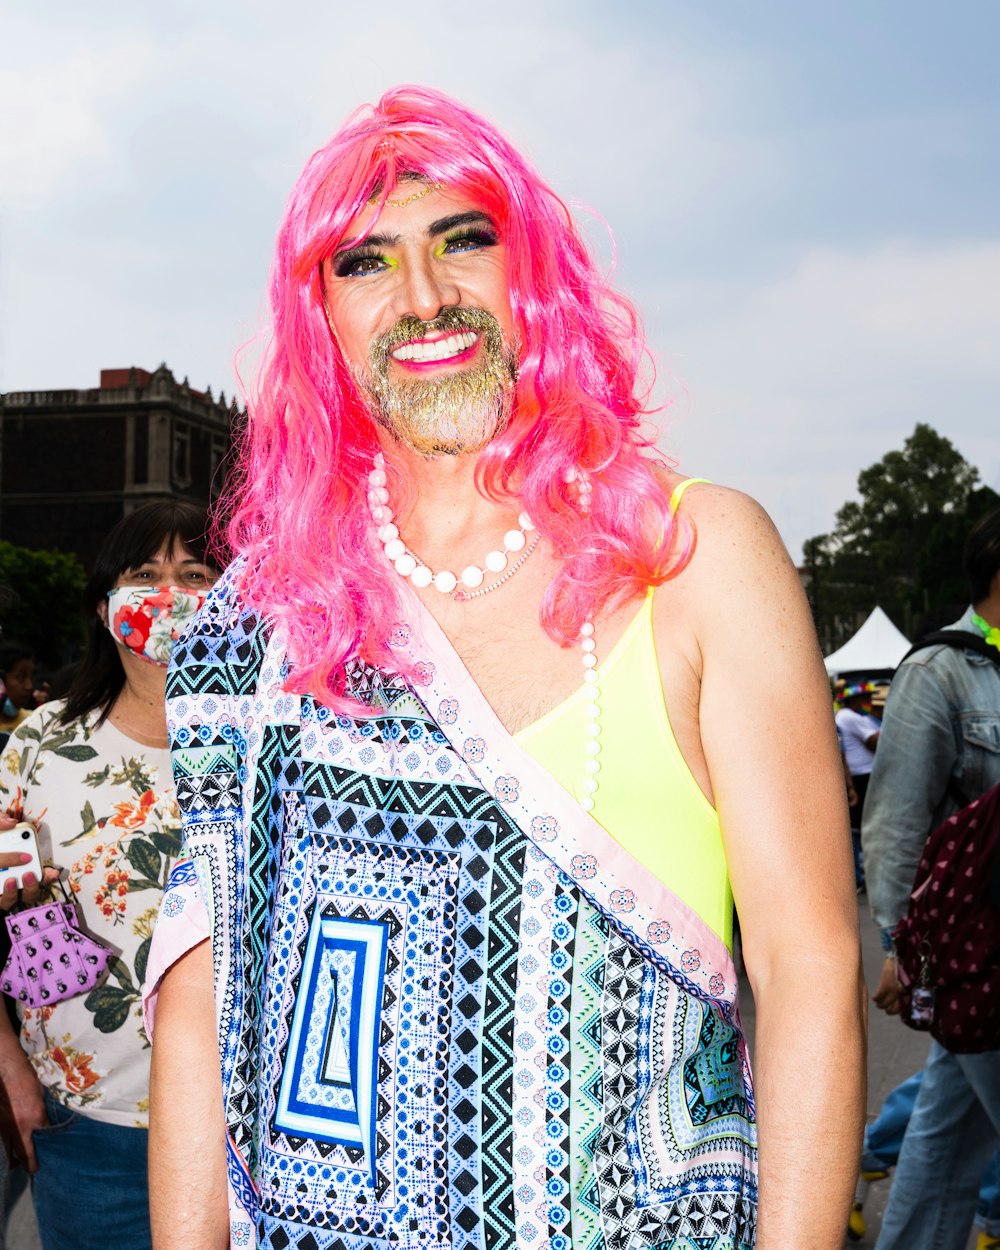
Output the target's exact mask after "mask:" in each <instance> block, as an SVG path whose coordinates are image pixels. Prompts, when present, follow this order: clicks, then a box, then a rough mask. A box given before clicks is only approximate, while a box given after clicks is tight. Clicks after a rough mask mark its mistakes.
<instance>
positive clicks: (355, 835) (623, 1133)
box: [161, 575, 756, 1250]
mask: <svg viewBox="0 0 1000 1250" xmlns="http://www.w3.org/2000/svg"><path fill="white" fill-rule="evenodd" d="M230 576H232V575H230ZM180 659H181V666H180V667H179V668H178V669H177V670H175V671H172V673H171V676H170V689H169V697H170V699H171V721H172V726H173V728H174V734H175V739H176V740H177V742H178V744H179V745H180V747H181V750H180V751H179V753H178V790H179V794H181V793H182V794H183V797H182V798H181V805H182V811H183V817H184V824H185V839H186V841H185V851H186V854H187V855H189V856H190V858H191V860H192V861H193V862H194V863H196V864H197V865H198V871H197V877H196V879H197V882H198V883H199V885H200V888H201V889H203V890H205V891H207V894H208V897H207V898H206V899H205V902H206V909H207V911H208V914H209V916H210V918H211V922H212V924H213V926H214V933H213V940H214V948H215V955H216V972H217V981H218V986H219V995H220V1020H221V1032H220V1055H221V1058H222V1069H223V1082H224V1087H225V1096H226V1114H227V1123H228V1130H229V1135H230V1144H231V1153H230V1161H229V1176H230V1186H231V1195H232V1197H233V1200H234V1201H235V1202H236V1204H237V1208H238V1209H239V1211H241V1212H244V1213H246V1216H247V1219H248V1220H249V1223H248V1224H246V1225H245V1226H244V1224H243V1223H242V1222H241V1221H237V1220H236V1218H235V1217H234V1222H233V1237H234V1240H238V1242H239V1244H242V1243H243V1239H244V1237H245V1236H246V1238H247V1241H246V1244H248V1245H252V1244H254V1239H255V1242H256V1245H258V1246H261V1247H270V1248H273V1250H376V1247H377V1248H378V1250H387V1248H388V1247H389V1246H390V1245H391V1246H392V1247H393V1248H394V1250H428V1248H429V1247H435V1248H436V1250H442V1248H447V1250H451V1248H452V1247H454V1250H513V1248H514V1247H515V1246H517V1247H519V1248H521V1247H523V1248H524V1250H535V1248H537V1250H572V1247H573V1244H574V1243H576V1245H577V1246H578V1247H579V1250H654V1247H655V1248H656V1250H682V1248H684V1250H689V1248H690V1247H695V1246H696V1247H697V1248H698V1250H749V1247H750V1246H752V1244H753V1241H754V1235H755V1223H756V1184H755V1178H754V1150H755V1135H754V1124H753V1115H754V1111H753V1103H752V1097H751V1095H750V1092H749V1089H748V1087H746V1082H745V1079H744V1073H743V1068H742V1065H741V1059H740V1044H741V1042H740V1036H739V1034H738V1032H737V1030H736V1028H735V1026H734V1024H733V1022H732V1021H730V1020H729V1019H727V1018H725V1017H724V1016H723V1015H722V1014H721V1013H720V1011H719V1010H718V1009H717V1008H716V1007H714V1006H712V1005H711V1004H710V1003H708V1002H706V1001H705V1000H704V999H703V998H699V997H697V996H695V994H693V993H692V992H690V990H689V986H688V984H687V982H686V981H685V979H684V978H683V977H682V976H680V975H679V974H677V975H671V974H670V973H669V971H668V970H667V969H666V967H665V965H664V963H663V961H657V960H656V959H655V958H652V957H651V954H650V948H649V945H648V942H647V940H646V936H645V933H643V934H636V933H634V932H633V931H632V930H630V929H629V928H628V927H627V925H624V924H623V923H622V922H621V920H620V918H619V917H618V916H615V915H612V914H610V913H609V912H608V911H607V910H603V909H601V908H599V907H598V906H596V905H595V902H594V898H593V896H592V895H590V894H588V893H587V892H586V889H585V888H581V884H580V883H579V882H578V881H577V880H575V879H574V878H572V877H570V876H568V875H566V873H565V872H563V871H561V870H560V869H559V868H558V867H557V866H556V864H555V862H554V861H553V859H551V858H549V856H548V854H547V853H546V850H545V846H544V844H543V843H544V838H543V839H542V842H539V841H538V840H537V839H536V838H534V837H533V836H532V834H531V831H527V832H526V831H525V830H524V829H522V828H520V827H519V826H518V825H517V824H515V823H513V821H512V820H511V819H510V817H509V815H508V814H507V811H506V810H505V809H504V808H503V807H502V806H501V805H500V804H499V803H498V801H497V800H496V799H495V798H494V797H493V796H492V795H491V794H490V793H488V792H487V791H486V790H485V789H484V788H483V786H482V785H481V784H480V783H479V781H478V780H477V778H476V777H475V776H474V775H473V774H472V773H471V772H470V770H469V769H468V768H467V767H466V765H465V763H464V761H463V759H462V757H461V755H460V754H459V753H458V752H457V751H456V750H455V749H454V747H453V746H452V744H451V743H450V741H449V739H448V737H447V734H446V732H445V729H444V728H443V726H444V725H445V724H447V717H448V716H449V715H450V709H449V707H448V705H447V700H445V701H444V702H442V703H441V706H440V708H438V712H439V714H440V716H441V717H442V718H443V719H442V721H441V723H439V722H438V721H437V720H435V718H434V717H433V716H431V715H430V714H429V713H428V711H427V709H426V708H425V706H424V705H423V703H422V702H421V700H420V698H419V694H418V691H417V690H416V689H411V688H410V687H409V686H408V685H406V684H405V683H404V682H402V681H401V680H400V679H399V678H398V676H396V675H394V674H391V673H390V674H386V673H380V672H377V671H375V670H373V669H370V668H368V667H366V666H365V665H363V664H360V663H358V664H353V665H352V666H351V668H350V671H349V672H348V674H347V679H348V683H349V685H350V688H351V691H352V694H353V695H354V697H355V698H357V699H358V700H359V701H361V702H363V703H365V704H367V706H368V708H369V709H370V710H371V715H370V716H368V717H367V718H359V719H357V720H352V719H351V718H349V717H346V716H343V715H339V714H335V713H332V712H330V711H329V709H327V708H325V707H323V706H321V705H318V704H316V703H315V702H314V701H313V700H312V699H310V698H308V697H301V698H300V697H298V696H292V695H288V694H286V693H284V692H283V691H282V689H281V682H282V678H283V676H284V675H285V674H286V673H287V669H286V668H285V667H283V656H282V654H281V651H280V648H279V647H277V646H275V645H274V644H273V642H268V639H267V636H266V631H265V630H264V629H262V628H261V627H260V625H259V624H258V622H257V621H256V620H255V619H254V618H253V617H252V616H250V615H249V614H246V613H244V612H242V610H241V609H240V607H239V601H238V599H237V598H236V597H235V596H234V595H233V592H232V588H231V586H227V585H226V584H225V583H223V584H221V585H220V590H219V591H218V592H217V595H216V597H215V598H214V599H213V601H212V603H211V604H210V611H209V614H208V618H207V620H205V621H203V622H199V624H198V625H197V626H196V628H195V630H194V632H193V633H191V634H189V635H188V636H187V638H186V639H185V641H184V643H183V644H182V654H181V657H180ZM435 706H436V707H437V704H435ZM182 738H183V741H182ZM181 782H183V785H182V784H181ZM541 832H542V834H543V835H546V836H548V835H549V834H550V833H551V830H549V829H547V828H546V829H543V830H542V831H541ZM184 882H185V883H184V884H183V886H182V885H180V884H179V885H178V889H191V888H192V884H193V878H192V874H191V872H190V870H188V875H187V876H186V877H185V878H184ZM168 922H169V920H168V918H164V919H163V920H161V924H166V923H168ZM238 1224H239V1227H237V1225H238ZM237 1235H238V1236H237Z"/></svg>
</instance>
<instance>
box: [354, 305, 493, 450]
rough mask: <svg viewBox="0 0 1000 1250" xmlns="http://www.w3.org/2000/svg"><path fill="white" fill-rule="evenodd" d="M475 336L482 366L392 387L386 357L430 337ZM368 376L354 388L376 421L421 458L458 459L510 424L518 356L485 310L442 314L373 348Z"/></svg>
mask: <svg viewBox="0 0 1000 1250" xmlns="http://www.w3.org/2000/svg"><path fill="white" fill-rule="evenodd" d="M463 330H474V331H476V332H477V333H479V334H481V335H482V336H483V339H482V343H483V350H482V352H481V353H480V358H479V360H478V361H477V362H476V363H475V364H474V365H470V366H469V368H467V369H462V370H461V371H460V372H457V373H455V372H449V373H447V374H442V375H440V376H438V377H433V378H416V379H414V380H413V381H408V380H399V379H395V380H393V381H390V379H389V360H390V353H391V352H392V351H394V350H395V349H396V348H397V347H402V346H403V345H404V344H405V343H409V342H412V341H413V340H414V339H419V338H425V337H426V336H427V335H429V334H458V333H460V332H461V331H463ZM368 360H369V365H370V372H369V371H367V370H366V371H363V372H359V374H358V382H359V383H360V385H361V386H362V387H363V389H364V390H365V391H366V392H367V394H368V395H369V396H370V397H371V400H372V406H373V413H374V416H375V418H376V420H377V421H378V422H379V424H380V425H382V426H384V427H385V429H387V430H388V431H389V432H390V433H391V434H393V435H394V436H395V437H396V438H398V439H399V440H400V441H401V442H403V443H406V445H407V446H408V447H410V448H412V450H413V451H415V452H417V454H418V455H421V456H459V455H463V454H467V453H472V452H477V451H481V450H482V449H483V448H484V447H485V446H486V445H487V443H489V442H490V441H491V440H492V439H494V438H495V437H496V436H497V434H499V433H500V431H501V430H503V429H504V428H505V427H506V425H507V422H508V421H509V420H510V414H511V407H512V402H513V393H514V381H515V379H516V377H517V366H516V362H515V356H514V353H513V351H512V350H511V349H510V346H509V345H508V344H507V343H506V342H505V340H504V337H503V332H502V330H501V329H500V323H499V322H498V321H497V319H496V317H494V316H493V314H492V313H489V312H487V311H486V310H485V309H484V308H446V309H445V310H444V312H442V313H441V314H440V316H438V317H435V318H434V320H433V321H421V320H420V319H419V318H417V317H403V318H401V319H400V320H399V321H398V322H397V323H396V325H394V326H393V327H392V329H390V330H387V331H385V333H383V334H380V335H378V336H377V337H376V339H375V340H374V341H373V343H372V346H371V349H370V351H369V353H368Z"/></svg>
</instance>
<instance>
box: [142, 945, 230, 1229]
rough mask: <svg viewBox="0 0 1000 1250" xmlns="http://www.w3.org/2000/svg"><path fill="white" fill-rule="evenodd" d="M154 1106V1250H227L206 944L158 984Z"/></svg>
mask: <svg viewBox="0 0 1000 1250" xmlns="http://www.w3.org/2000/svg"><path fill="white" fill-rule="evenodd" d="M149 1101H150V1106H149V1206H150V1219H151V1222H152V1228H153V1245H154V1247H155V1250H225V1247H227V1246H228V1245H229V1212H228V1209H227V1201H226V1128H225V1122H224V1117H223V1113H222V1078H221V1076H220V1072H219V1050H218V1039H217V1036H216V1026H215V998H214V994H213V988H212V955H211V950H210V947H209V943H208V942H202V943H201V944H200V945H199V946H196V947H195V948H194V949H193V950H191V951H189V952H188V953H187V954H186V955H185V956H184V957H183V958H182V959H179V960H178V961H177V963H176V964H174V965H173V967H172V968H170V970H169V971H168V972H167V974H166V975H165V976H164V978H163V981H162V983H161V985H160V990H159V996H158V999H157V1008H156V1022H155V1029H154V1034H153V1059H152V1069H151V1073H150V1098H149Z"/></svg>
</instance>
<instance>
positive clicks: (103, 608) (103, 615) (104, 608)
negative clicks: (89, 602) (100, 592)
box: [97, 596, 108, 629]
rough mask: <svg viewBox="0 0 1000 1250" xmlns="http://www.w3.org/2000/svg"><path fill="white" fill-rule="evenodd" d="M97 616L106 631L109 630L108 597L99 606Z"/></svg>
mask: <svg viewBox="0 0 1000 1250" xmlns="http://www.w3.org/2000/svg"><path fill="white" fill-rule="evenodd" d="M97 615H98V616H99V617H100V621H101V624H102V625H103V626H104V628H105V629H107V627H108V600H107V597H106V596H105V598H103V599H102V600H101V602H100V603H99V604H98V605H97Z"/></svg>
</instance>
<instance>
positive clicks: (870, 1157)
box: [861, 1068, 924, 1172]
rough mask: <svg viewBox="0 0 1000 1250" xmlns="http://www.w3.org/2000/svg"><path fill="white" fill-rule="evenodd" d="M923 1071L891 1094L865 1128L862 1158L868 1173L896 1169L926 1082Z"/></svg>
mask: <svg viewBox="0 0 1000 1250" xmlns="http://www.w3.org/2000/svg"><path fill="white" fill-rule="evenodd" d="M923 1076H924V1072H923V1069H922V1068H921V1070H920V1071H919V1072H914V1074H913V1076H911V1077H909V1078H908V1079H907V1080H905V1081H904V1082H903V1083H902V1085H897V1086H896V1088H895V1089H894V1090H893V1091H892V1093H890V1094H889V1095H887V1097H886V1100H885V1102H884V1103H883V1104H882V1110H881V1111H880V1112H879V1113H878V1115H877V1116H876V1117H875V1119H874V1120H873V1121H872V1123H871V1124H869V1125H868V1127H867V1128H866V1129H865V1147H864V1153H863V1154H862V1156H861V1169H862V1171H864V1172H878V1171H880V1170H881V1169H882V1168H892V1167H895V1166H896V1160H897V1159H898V1158H899V1152H900V1150H901V1149H902V1147H903V1137H904V1135H905V1133H906V1126H907V1125H908V1124H909V1122H910V1116H911V1115H912V1114H913V1104H914V1103H915V1102H916V1101H917V1091H918V1090H919V1089H920V1082H921V1081H922V1080H923Z"/></svg>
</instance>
